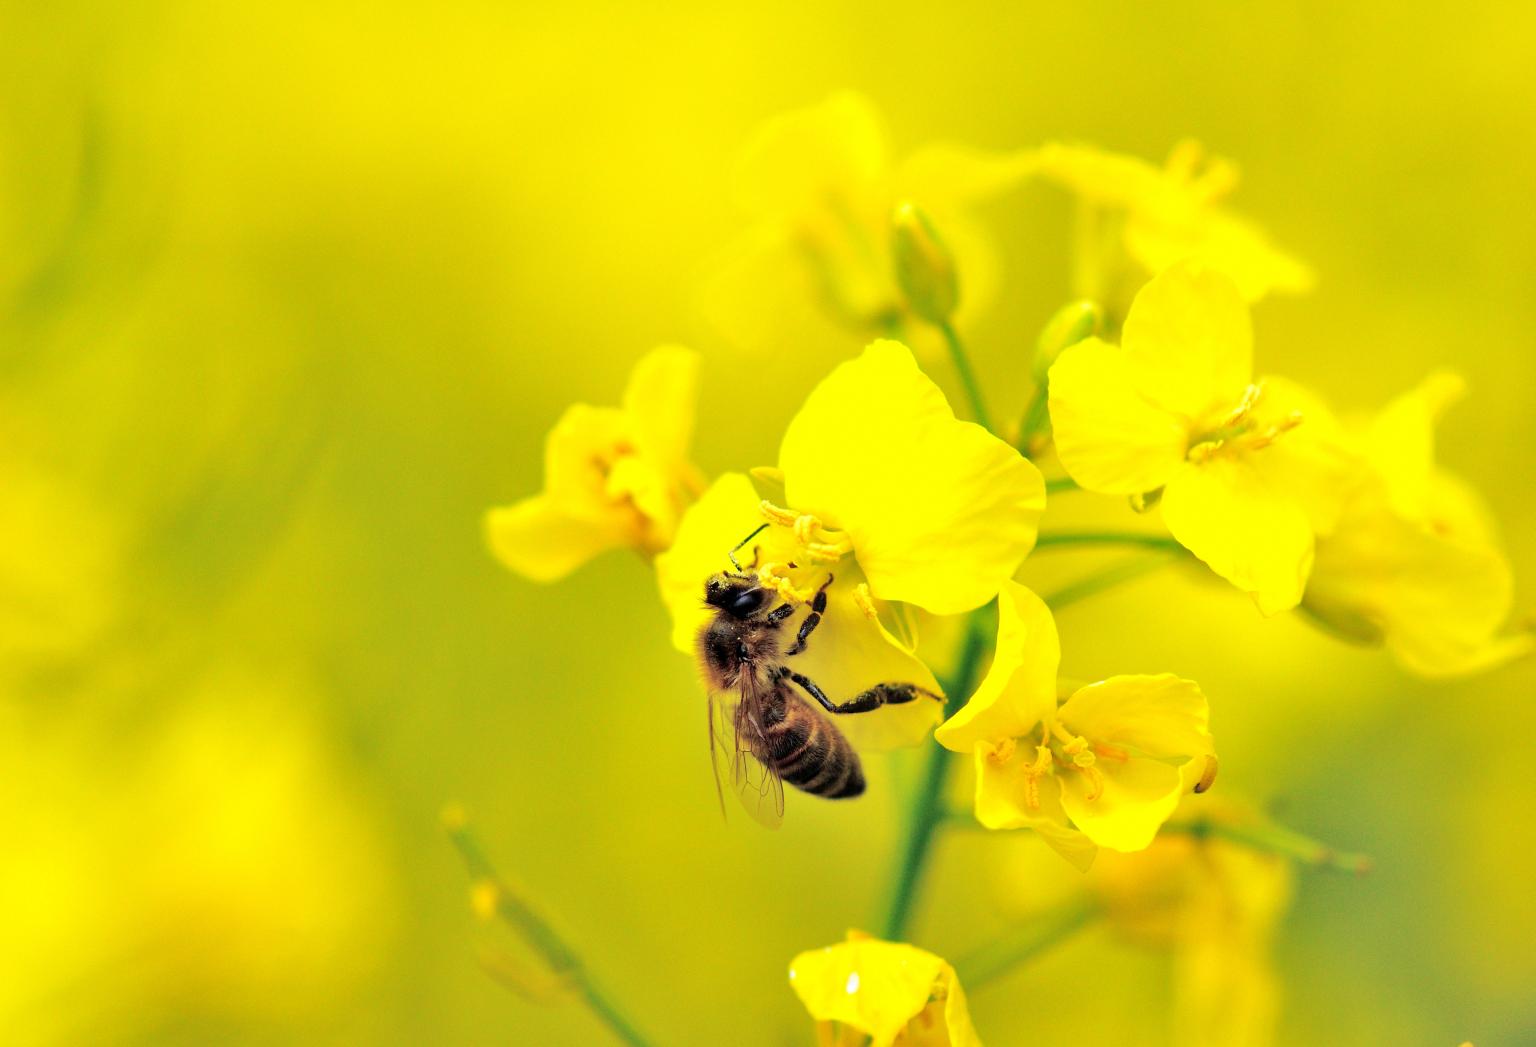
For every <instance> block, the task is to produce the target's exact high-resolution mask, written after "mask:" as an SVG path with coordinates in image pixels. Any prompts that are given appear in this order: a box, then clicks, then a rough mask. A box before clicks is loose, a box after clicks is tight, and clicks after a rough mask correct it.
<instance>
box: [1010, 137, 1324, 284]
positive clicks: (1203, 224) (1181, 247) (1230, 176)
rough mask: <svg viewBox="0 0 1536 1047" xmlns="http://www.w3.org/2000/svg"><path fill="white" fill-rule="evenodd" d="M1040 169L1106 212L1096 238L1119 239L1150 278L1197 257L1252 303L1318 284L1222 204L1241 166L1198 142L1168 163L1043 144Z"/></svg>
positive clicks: (1182, 145) (1186, 146)
mask: <svg viewBox="0 0 1536 1047" xmlns="http://www.w3.org/2000/svg"><path fill="white" fill-rule="evenodd" d="M1038 171H1039V173H1040V175H1041V177H1044V178H1047V179H1051V180H1053V181H1056V182H1058V183H1060V184H1062V185H1064V186H1066V187H1067V188H1068V189H1070V190H1072V191H1073V192H1074V193H1076V194H1077V195H1078V196H1079V198H1080V199H1082V201H1083V202H1084V204H1085V206H1087V207H1089V208H1092V209H1094V210H1095V211H1096V212H1097V213H1098V214H1099V215H1102V216H1103V219H1104V220H1106V221H1107V223H1108V224H1109V228H1108V229H1097V230H1095V231H1094V232H1095V233H1096V234H1097V236H1094V237H1093V238H1094V239H1098V238H1099V237H1103V236H1105V234H1108V236H1110V237H1113V238H1115V239H1117V240H1118V242H1119V246H1120V247H1121V248H1122V249H1123V251H1124V252H1125V254H1126V255H1127V256H1129V258H1130V259H1131V260H1133V261H1134V262H1135V263H1136V264H1137V265H1138V266H1139V267H1140V268H1141V269H1142V270H1144V271H1145V273H1146V274H1147V275H1152V276H1155V275H1157V274H1158V273H1161V272H1164V271H1165V270H1167V269H1168V268H1170V267H1171V266H1173V265H1175V264H1177V263H1179V262H1183V261H1187V260H1193V261H1197V262H1199V263H1201V264H1203V265H1206V266H1209V267H1210V268H1212V269H1216V270H1218V271H1220V272H1222V273H1224V274H1226V276H1227V277H1229V278H1230V279H1231V280H1232V281H1233V282H1234V283H1235V284H1236V285H1237V287H1238V290H1239V291H1240V292H1241V293H1242V295H1243V297H1244V298H1245V299H1247V300H1248V301H1250V302H1254V301H1258V300H1259V299H1260V298H1263V297H1264V296H1265V295H1267V294H1269V293H1270V292H1272V291H1281V292H1301V291H1306V290H1309V289H1310V288H1311V286H1312V274H1311V272H1310V270H1308V269H1307V267H1306V266H1305V265H1303V264H1302V263H1301V262H1299V261H1297V260H1296V259H1295V258H1294V257H1292V256H1291V255H1289V254H1287V253H1286V252H1284V251H1282V250H1280V249H1279V248H1277V247H1275V246H1274V245H1273V244H1271V243H1270V242H1269V238H1268V237H1267V236H1265V235H1264V233H1263V232H1262V231H1261V230H1259V229H1258V228H1257V227H1255V226H1253V225H1252V224H1250V223H1249V222H1248V221H1247V220H1246V219H1244V218H1242V217H1240V216H1238V215H1236V214H1234V213H1232V212H1231V211H1230V210H1228V209H1227V208H1225V207H1224V206H1222V204H1221V201H1222V200H1223V199H1225V198H1226V197H1227V196H1228V195H1229V194H1230V193H1231V192H1232V190H1233V189H1235V188H1236V187H1237V181H1238V174H1237V168H1236V167H1235V166H1234V165H1233V164H1232V163H1231V162H1230V161H1228V160H1225V159H1223V158H1221V157H1213V156H1209V155H1207V153H1206V152H1205V150H1204V148H1203V147H1202V146H1201V145H1200V144H1199V143H1198V142H1193V141H1185V142H1181V143H1179V144H1178V145H1176V146H1175V147H1174V149H1173V151H1172V153H1171V154H1170V155H1169V157H1168V162H1167V164H1166V165H1165V166H1164V167H1161V168H1160V167H1157V166H1155V165H1153V164H1149V163H1147V162H1146V161H1145V160H1142V159H1140V158H1138V157H1133V156H1124V155H1121V154H1118V153H1111V152H1106V151H1103V150H1100V149H1095V148H1093V147H1091V146H1086V145H1072V144H1062V143H1049V144H1047V145H1045V146H1042V147H1041V149H1040V152H1039V164H1038ZM1090 235H1092V234H1090ZM1087 246H1089V247H1090V248H1091V249H1101V248H1102V245H1101V244H1098V243H1093V244H1090V245H1087ZM1106 268H1107V266H1106ZM1136 282H1137V283H1139V282H1140V281H1139V280H1137V281H1136ZM1095 290H1096V289H1093V288H1084V289H1083V292H1084V293H1085V294H1092V293H1093V292H1094V291H1095Z"/></svg>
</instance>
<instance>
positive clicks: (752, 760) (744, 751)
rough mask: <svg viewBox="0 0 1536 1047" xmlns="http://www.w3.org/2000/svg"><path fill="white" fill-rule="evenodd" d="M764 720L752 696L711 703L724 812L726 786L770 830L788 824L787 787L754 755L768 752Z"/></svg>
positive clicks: (714, 758) (712, 755)
mask: <svg viewBox="0 0 1536 1047" xmlns="http://www.w3.org/2000/svg"><path fill="white" fill-rule="evenodd" d="M766 747H767V739H766V737H765V736H764V735H763V728H762V718H761V716H760V715H759V714H758V707H757V702H756V700H755V698H753V697H752V696H745V697H738V696H724V695H713V696H711V697H710V699H709V755H710V758H711V762H712V763H713V764H714V767H715V791H716V793H718V794H721V799H720V811H721V813H722V814H723V813H724V812H725V799H724V795H723V794H724V786H723V785H722V784H721V783H722V782H730V784H731V791H732V792H734V793H735V794H736V797H737V798H738V799H739V800H741V805H742V806H743V807H745V808H746V809H747V813H748V814H750V815H751V816H752V817H753V818H755V819H757V821H758V822H760V823H761V824H763V825H765V826H767V827H768V828H770V829H777V828H778V827H779V825H780V824H781V823H782V822H783V821H784V783H783V782H782V781H781V780H780V779H779V775H778V772H777V771H775V770H774V769H773V768H771V767H769V766H768V765H767V764H765V763H763V762H762V761H761V760H759V759H758V758H757V757H756V756H754V755H753V751H754V749H766Z"/></svg>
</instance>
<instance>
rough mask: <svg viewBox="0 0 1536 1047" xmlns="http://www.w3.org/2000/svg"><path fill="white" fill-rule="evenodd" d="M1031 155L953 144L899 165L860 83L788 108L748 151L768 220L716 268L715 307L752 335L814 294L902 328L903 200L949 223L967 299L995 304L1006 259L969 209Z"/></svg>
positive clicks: (1008, 181)
mask: <svg viewBox="0 0 1536 1047" xmlns="http://www.w3.org/2000/svg"><path fill="white" fill-rule="evenodd" d="M1032 165H1033V154H1032V153H1028V152H1022V151H1021V152H1012V153H987V152H983V151H980V150H974V149H968V148H964V147H960V146H952V145H933V146H929V147H928V148H925V149H923V150H920V151H919V152H917V153H914V154H913V155H912V156H911V157H910V158H908V159H907V160H905V161H904V162H902V163H901V164H899V165H893V164H892V163H891V162H890V160H889V158H888V157H887V155H886V143H885V135H884V132H883V131H882V129H881V126H880V120H879V117H878V115H877V114H876V112H875V110H874V108H873V106H872V105H871V104H870V102H869V101H868V100H867V99H865V98H863V97H862V96H860V95H857V94H851V93H847V92H844V93H840V94H836V95H833V96H831V97H830V98H828V99H826V100H825V101H823V102H821V103H819V104H817V105H814V106H810V107H808V108H805V109H799V110H795V111H792V112H788V113H784V114H782V115H780V116H778V117H775V118H774V119H772V120H770V121H769V122H768V123H767V124H765V125H764V126H763V127H762V129H761V130H760V131H759V132H758V133H757V135H756V137H754V138H753V139H752V141H751V142H750V143H749V144H748V145H747V146H746V148H745V149H744V150H743V151H742V154H741V156H740V157H739V159H738V161H737V166H736V196H737V199H738V201H739V204H740V206H741V208H742V210H743V211H744V212H745V213H747V214H748V215H750V216H752V218H753V219H754V220H755V221H756V223H757V224H756V225H755V226H754V227H753V228H752V229H751V230H750V231H749V232H748V233H747V234H746V236H745V237H744V238H743V239H742V240H741V241H739V242H738V243H737V244H736V245H734V246H733V248H732V249H731V250H730V251H729V252H728V255H727V257H726V258H725V259H723V260H722V261H721V263H720V264H718V265H717V266H716V267H715V270H714V273H713V275H712V278H711V280H710V282H709V284H708V286H707V287H706V289H705V301H704V307H705V309H706V311H707V312H708V313H709V314H710V316H711V318H712V319H713V320H714V322H715V323H716V324H717V325H718V326H719V327H721V328H722V330H724V331H725V332H726V333H727V334H728V335H729V336H731V337H733V338H734V339H735V340H737V341H739V342H742V343H743V344H747V345H752V346H759V345H762V344H764V343H765V341H767V340H768V339H769V338H770V337H771V335H772V332H774V331H775V330H778V331H781V332H782V330H783V328H784V316H785V314H786V313H787V312H792V311H794V310H795V309H796V307H797V306H803V304H804V303H807V302H814V303H816V304H817V305H819V307H820V311H821V312H822V313H824V314H825V315H827V316H829V317H831V318H832V319H834V320H835V321H836V322H838V323H839V324H840V325H842V326H843V327H845V328H847V329H850V330H852V331H854V332H857V333H858V334H860V335H864V336H868V335H872V334H886V333H890V332H892V331H893V330H895V328H896V327H897V326H899V325H900V323H901V322H902V320H903V318H904V313H905V306H904V304H903V299H902V296H901V295H900V294H899V289H898V287H897V285H896V279H895V273H894V265H893V253H892V251H893V244H892V237H893V229H892V212H893V209H894V208H895V207H896V205H897V204H899V203H902V202H903V201H910V202H912V203H914V204H916V205H917V206H919V207H921V208H922V209H923V211H924V212H925V213H926V214H927V215H929V216H931V217H932V219H933V221H934V222H935V223H936V224H937V225H938V227H939V228H941V229H942V230H943V231H944V238H945V240H946V242H947V243H948V244H949V246H950V247H951V248H952V249H953V251H954V254H955V257H956V259H957V269H958V271H959V276H960V280H961V283H962V293H963V302H964V306H963V307H964V308H974V307H976V306H979V305H981V304H984V303H985V301H986V300H987V299H988V298H989V297H990V296H991V293H992V285H993V284H994V282H995V276H994V274H995V272H996V269H997V263H996V261H995V258H994V252H993V250H992V249H991V247H990V245H989V244H988V242H987V240H986V239H985V237H984V236H983V235H982V234H981V233H980V231H979V230H977V229H976V228H975V227H974V226H973V225H972V223H970V222H969V221H967V219H966V217H965V213H964V212H965V208H966V207H967V205H970V204H972V203H975V202H979V201H981V200H983V199H985V198H987V197H990V196H994V195H996V194H997V193H999V192H1001V191H1003V190H1005V189H1007V188H1008V187H1010V186H1012V185H1014V184H1016V183H1017V182H1018V180H1019V179H1021V178H1022V177H1024V176H1025V175H1026V174H1027V173H1028V172H1029V171H1030V169H1031V167H1032Z"/></svg>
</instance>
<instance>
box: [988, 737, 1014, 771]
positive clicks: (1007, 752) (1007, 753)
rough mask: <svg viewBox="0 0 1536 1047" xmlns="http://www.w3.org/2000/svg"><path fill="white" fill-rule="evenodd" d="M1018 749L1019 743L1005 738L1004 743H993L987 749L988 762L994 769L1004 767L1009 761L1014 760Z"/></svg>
mask: <svg viewBox="0 0 1536 1047" xmlns="http://www.w3.org/2000/svg"><path fill="white" fill-rule="evenodd" d="M1018 747H1019V746H1018V743H1017V742H1015V741H1014V740H1013V739H1012V738H1004V739H1003V740H1002V741H999V742H992V743H991V744H990V745H989V746H988V747H987V762H988V763H990V764H991V765H992V766H994V767H1002V766H1003V765H1004V764H1006V763H1007V762H1008V761H1009V760H1011V759H1013V754H1014V753H1015V752H1016V751H1017V750H1018Z"/></svg>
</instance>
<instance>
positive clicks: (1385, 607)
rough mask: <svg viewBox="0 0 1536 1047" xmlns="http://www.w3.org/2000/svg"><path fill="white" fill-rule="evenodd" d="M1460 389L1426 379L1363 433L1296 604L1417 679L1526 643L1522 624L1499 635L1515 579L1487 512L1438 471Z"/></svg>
mask: <svg viewBox="0 0 1536 1047" xmlns="http://www.w3.org/2000/svg"><path fill="white" fill-rule="evenodd" d="M1462 392H1463V383H1462V382H1461V380H1460V379H1459V378H1458V377H1457V376H1455V375H1452V374H1448V373H1443V372H1442V373H1438V374H1434V375H1431V376H1430V377H1428V378H1426V379H1425V380H1424V381H1423V382H1422V383H1421V384H1420V385H1419V386H1418V387H1417V388H1415V389H1413V390H1410V391H1409V392H1407V393H1405V394H1403V395H1402V396H1400V397H1398V398H1397V399H1395V400H1394V401H1393V402H1392V403H1390V404H1389V405H1387V406H1386V407H1385V408H1384V409H1383V410H1382V411H1381V412H1380V413H1379V414H1378V415H1377V416H1376V417H1375V418H1374V419H1372V420H1371V421H1370V422H1369V424H1368V425H1366V426H1365V427H1364V430H1363V432H1362V433H1360V434H1359V444H1360V447H1361V458H1362V461H1363V462H1364V464H1365V470H1364V471H1365V475H1364V477H1363V479H1362V480H1361V481H1360V483H1359V484H1358V485H1357V486H1356V488H1355V489H1354V490H1353V491H1352V493H1351V494H1350V497H1349V499H1348V501H1347V502H1346V503H1345V505H1344V508H1343V513H1342V515H1341V516H1340V518H1339V522H1338V525H1337V527H1336V528H1334V529H1333V531H1332V533H1331V534H1329V535H1328V536H1326V537H1324V538H1322V539H1320V540H1319V542H1318V546H1317V559H1316V563H1315V564H1314V566H1313V570H1312V576H1311V579H1310V580H1309V582H1308V584H1307V590H1306V596H1305V598H1304V600H1303V603H1302V606H1303V608H1304V609H1305V610H1307V611H1308V612H1310V613H1311V614H1312V616H1313V617H1314V618H1316V619H1318V620H1319V621H1321V622H1322V623H1324V624H1325V625H1327V626H1328V627H1329V628H1330V629H1331V630H1333V631H1334V632H1336V633H1338V634H1340V635H1342V636H1344V637H1346V638H1349V639H1353V640H1356V641H1359V642H1365V643H1384V644H1385V645H1386V647H1387V648H1388V649H1389V650H1390V651H1391V652H1392V653H1393V655H1395V656H1396V657H1397V659H1398V660H1399V661H1400V662H1402V664H1403V665H1404V666H1406V667H1407V668H1408V669H1410V670H1412V671H1413V672H1416V673H1420V674H1422V675H1425V676H1450V675H1457V674H1462V673H1470V672H1476V671H1478V670H1480V669H1485V668H1489V667H1492V666H1495V665H1498V664H1501V663H1503V662H1506V661H1508V660H1510V659H1512V658H1516V657H1519V656H1520V655H1523V654H1526V653H1528V652H1529V651H1530V650H1531V649H1532V644H1533V637H1532V632H1531V629H1530V627H1529V626H1527V627H1526V628H1524V629H1523V630H1520V631H1517V632H1512V633H1510V632H1506V631H1505V629H1506V624H1507V622H1508V620H1509V614H1510V607H1511V604H1512V602H1513V599H1514V581H1513V577H1512V574H1511V571H1510V566H1509V560H1508V558H1507V557H1506V556H1505V555H1504V552H1503V549H1502V547H1501V544H1500V542H1499V540H1498V537H1497V534H1496V533H1495V528H1494V524H1493V520H1492V517H1491V515H1490V514H1489V512H1488V510H1487V508H1486V507H1485V506H1484V504H1483V501H1482V499H1481V497H1479V496H1478V494H1477V493H1476V492H1475V491H1473V490H1472V489H1471V488H1470V487H1469V486H1467V485H1466V484H1465V483H1464V482H1463V481H1462V480H1460V479H1459V478H1458V477H1456V476H1454V475H1452V474H1451V473H1449V472H1447V471H1445V470H1444V469H1441V468H1440V467H1439V466H1437V465H1436V464H1435V457H1434V426H1435V422H1436V420H1437V419H1438V418H1439V416H1440V414H1441V412H1442V411H1443V410H1444V409H1445V408H1446V407H1447V406H1448V405H1449V404H1450V403H1451V402H1452V401H1454V400H1455V399H1458V398H1459V397H1460V396H1461V395H1462Z"/></svg>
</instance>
